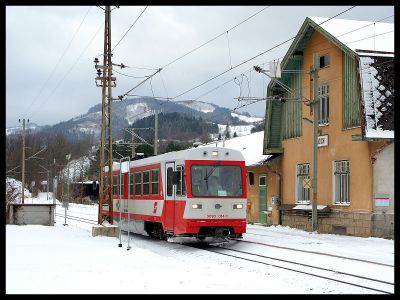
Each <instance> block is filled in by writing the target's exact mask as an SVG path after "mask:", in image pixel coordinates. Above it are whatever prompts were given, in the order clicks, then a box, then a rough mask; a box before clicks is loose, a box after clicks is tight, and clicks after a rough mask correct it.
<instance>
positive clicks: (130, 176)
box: [129, 173, 134, 196]
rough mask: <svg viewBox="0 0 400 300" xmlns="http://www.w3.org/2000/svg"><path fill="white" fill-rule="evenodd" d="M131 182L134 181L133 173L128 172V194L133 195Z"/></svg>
mask: <svg viewBox="0 0 400 300" xmlns="http://www.w3.org/2000/svg"><path fill="white" fill-rule="evenodd" d="M133 182H134V177H133V174H131V173H129V194H130V196H132V195H133Z"/></svg>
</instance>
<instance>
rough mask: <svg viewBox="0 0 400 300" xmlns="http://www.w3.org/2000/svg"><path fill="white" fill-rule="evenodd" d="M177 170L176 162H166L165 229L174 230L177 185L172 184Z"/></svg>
mask: <svg viewBox="0 0 400 300" xmlns="http://www.w3.org/2000/svg"><path fill="white" fill-rule="evenodd" d="M174 171H175V163H174V162H169V163H166V164H165V178H166V185H165V191H164V192H165V203H164V205H165V228H164V230H165V231H174V225H175V222H174V221H175V193H176V191H175V189H176V186H175V185H174V184H172V181H173V172H174Z"/></svg>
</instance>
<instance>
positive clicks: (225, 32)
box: [163, 6, 269, 69]
mask: <svg viewBox="0 0 400 300" xmlns="http://www.w3.org/2000/svg"><path fill="white" fill-rule="evenodd" d="M267 8H269V6H266V7H264V8H263V9H261V10H260V11H258V12H256V13H255V14H253V15H251V16H250V17H248V18H246V19H245V20H243V21H242V22H240V23H238V24H236V25H235V26H233V27H231V28H230V29H228V30H226V31H224V32H223V33H221V34H219V35H217V36H216V37H214V38H212V39H211V40H209V41H207V42H205V43H203V44H201V45H200V46H198V47H196V48H193V49H192V50H190V51H189V52H187V53H186V54H184V55H182V56H180V57H178V58H176V59H174V60H173V61H171V62H169V63H168V64H166V65H165V66H164V67H163V69H164V68H166V67H168V66H169V65H172V64H173V63H175V62H176V61H178V60H180V59H182V58H184V57H185V56H187V55H189V54H190V53H192V52H194V51H196V50H198V49H200V48H202V47H203V46H205V45H207V44H208V43H211V42H212V41H214V40H216V39H217V38H219V37H220V36H223V35H224V34H227V33H228V32H229V31H231V30H233V29H235V28H236V27H238V26H240V25H242V24H243V23H244V22H246V21H248V20H250V19H251V18H253V17H255V16H256V15H258V14H259V13H261V12H262V11H264V10H266V9H267Z"/></svg>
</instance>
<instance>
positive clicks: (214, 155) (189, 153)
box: [105, 147, 244, 172]
mask: <svg viewBox="0 0 400 300" xmlns="http://www.w3.org/2000/svg"><path fill="white" fill-rule="evenodd" d="M175 160H228V161H244V156H243V154H242V153H241V152H240V151H238V150H235V149H230V148H225V147H201V148H190V149H186V150H180V151H172V152H168V153H164V154H160V155H156V156H150V157H147V158H142V159H138V160H132V161H131V162H130V168H132V167H138V166H143V165H151V164H156V163H160V162H168V161H175ZM127 164H128V162H122V165H121V167H122V168H124V165H125V168H126V167H127ZM119 169H120V163H115V162H114V164H113V171H117V170H119ZM107 171H108V166H106V167H105V172H107Z"/></svg>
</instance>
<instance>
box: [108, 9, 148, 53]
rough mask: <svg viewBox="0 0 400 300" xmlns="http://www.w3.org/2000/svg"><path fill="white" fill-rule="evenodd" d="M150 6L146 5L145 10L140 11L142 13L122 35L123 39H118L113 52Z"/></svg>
mask: <svg viewBox="0 0 400 300" xmlns="http://www.w3.org/2000/svg"><path fill="white" fill-rule="evenodd" d="M147 7H148V6H146V7H145V8H144V9H143V11H142V12H141V13H140V15H139V16H138V17H137V18H136V20H135V21H134V22H133V23H132V25H131V27H129V29H128V30H127V31H126V32H125V34H124V35H123V36H122V37H121V39H120V40H119V41H118V43H117V44H116V45H115V46H114V48H113V49H112V50H111V52H113V51H114V50H115V48H117V46H118V45H119V43H121V41H122V40H123V39H124V37H125V36H126V35H127V34H128V32H129V30H131V29H132V27H133V25H135V24H136V22H137V21H138V20H139V18H140V17H141V16H142V14H143V13H144V12H145V10H146V9H147Z"/></svg>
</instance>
